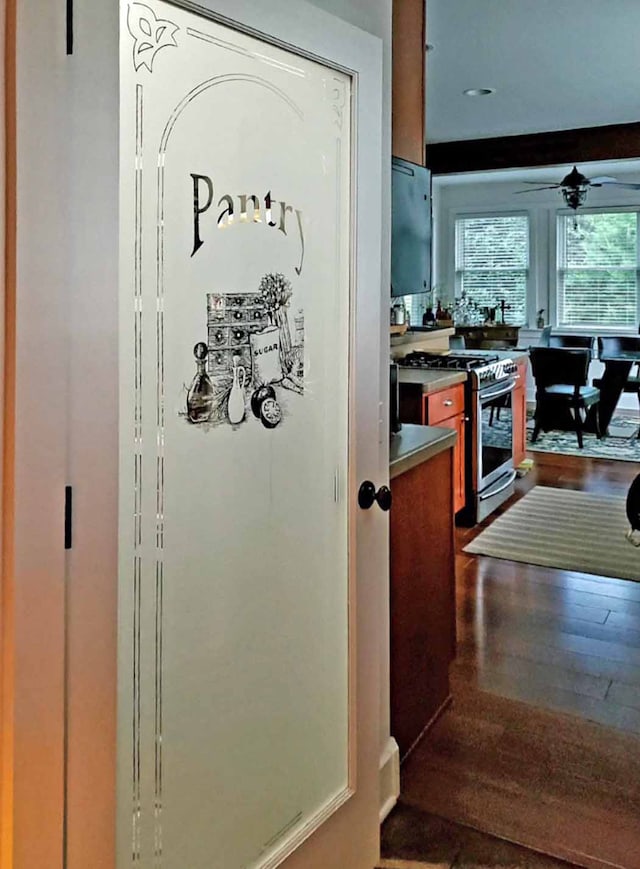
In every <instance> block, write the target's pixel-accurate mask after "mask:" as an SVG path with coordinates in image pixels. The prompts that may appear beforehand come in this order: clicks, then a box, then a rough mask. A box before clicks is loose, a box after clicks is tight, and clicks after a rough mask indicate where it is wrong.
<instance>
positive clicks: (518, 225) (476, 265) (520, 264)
mask: <svg viewBox="0 0 640 869" xmlns="http://www.w3.org/2000/svg"><path fill="white" fill-rule="evenodd" d="M455 243H456V290H457V295H460V294H461V293H462V292H464V293H465V295H466V297H467V298H468V299H471V300H472V301H474V302H475V303H476V304H477V305H478V306H479V307H490V308H496V307H499V305H500V302H501V301H502V300H503V299H504V301H505V302H506V304H507V313H506V319H507V322H509V323H512V324H514V325H516V326H523V325H525V324H526V322H527V283H528V278H529V217H528V216H527V215H526V214H510V215H490V216H482V217H459V218H457V219H456V222H455Z"/></svg>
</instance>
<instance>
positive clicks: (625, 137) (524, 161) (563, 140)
mask: <svg viewBox="0 0 640 869" xmlns="http://www.w3.org/2000/svg"><path fill="white" fill-rule="evenodd" d="M633 158H640V122H638V123H632V124H611V125H609V126H606V127H586V128H580V129H577V130H558V131H553V132H548V133H531V134H527V135H521V136H500V137H497V138H491V139H471V140H469V139H466V140H462V141H457V142H437V143H435V144H432V145H427V149H426V165H427V166H428V167H429V169H431V171H432V172H433V173H434V174H435V175H446V174H449V173H452V172H479V171H483V170H489V169H513V168H521V167H522V168H524V167H529V166H557V165H562V164H563V163H567V164H569V163H573V164H576V163H586V162H591V161H596V160H598V161H599V160H626V159H633Z"/></svg>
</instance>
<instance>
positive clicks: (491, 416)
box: [489, 405, 495, 426]
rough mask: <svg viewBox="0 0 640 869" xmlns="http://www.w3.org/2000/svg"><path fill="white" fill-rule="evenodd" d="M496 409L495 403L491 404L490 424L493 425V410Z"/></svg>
mask: <svg viewBox="0 0 640 869" xmlns="http://www.w3.org/2000/svg"><path fill="white" fill-rule="evenodd" d="M494 410H495V407H494V406H493V405H491V412H490V413H489V425H490V426H492V425H493V412H494Z"/></svg>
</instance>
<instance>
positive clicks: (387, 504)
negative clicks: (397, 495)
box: [358, 480, 392, 513]
mask: <svg viewBox="0 0 640 869" xmlns="http://www.w3.org/2000/svg"><path fill="white" fill-rule="evenodd" d="M374 501H377V502H378V507H380V509H381V510H384V511H385V513H386V511H387V510H390V509H391V501H392V498H391V490H390V489H389V487H388V486H380V488H379V489H378V491H377V492H376V487H375V486H374V485H373V483H372V482H371V480H365V481H364V483H363V484H362V485H361V486H360V489H359V490H358V504H359V505H360V507H362V509H363V510H369V509H370V508H371V507H373V503H374Z"/></svg>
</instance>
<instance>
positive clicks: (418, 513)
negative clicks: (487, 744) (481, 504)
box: [332, 450, 456, 865]
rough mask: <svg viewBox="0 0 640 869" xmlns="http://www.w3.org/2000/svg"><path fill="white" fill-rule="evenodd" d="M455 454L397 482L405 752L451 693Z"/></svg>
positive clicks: (394, 584) (397, 618)
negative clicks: (453, 478)
mask: <svg viewBox="0 0 640 869" xmlns="http://www.w3.org/2000/svg"><path fill="white" fill-rule="evenodd" d="M451 460H452V456H451V450H445V451H444V452H442V453H440V454H439V455H437V456H434V458H432V459H430V460H429V461H428V462H424V463H423V464H421V465H418V466H417V467H415V468H413V469H411V470H410V471H407V472H406V473H404V474H402V475H401V476H399V477H396V478H395V479H394V480H392V482H391V488H392V490H393V498H394V503H393V510H392V511H391V514H390V516H391V526H390V530H391V540H390V543H391V585H390V588H391V601H390V604H391V609H390V627H391V733H392V735H393V736H394V737H395V739H396V740H397V742H398V745H399V747H400V756H401V757H404V756H406V754H407V752H408V751H409V749H410V748H411V746H412V745H413V743H414V742H415V740H416V739H417V738H418V737H419V736H420V734H421V733H422V732H423V731H424V729H425V727H426V726H427V725H428V724H429V723H430V722H432V721H433V719H434V717H435V716H436V715H437V714H438V711H439V710H440V709H441V708H442V706H443V704H444V703H445V702H446V701H447V698H448V697H449V665H450V664H451V661H452V660H453V657H454V655H455V643H456V620H455V562H454V545H453V509H452V499H451V470H452V469H451ZM332 865H335V864H332Z"/></svg>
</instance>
